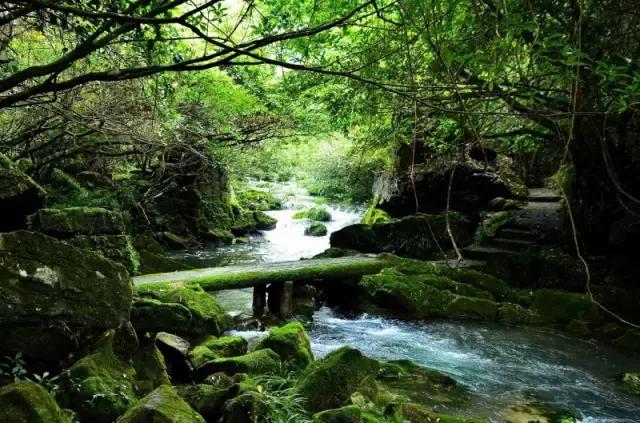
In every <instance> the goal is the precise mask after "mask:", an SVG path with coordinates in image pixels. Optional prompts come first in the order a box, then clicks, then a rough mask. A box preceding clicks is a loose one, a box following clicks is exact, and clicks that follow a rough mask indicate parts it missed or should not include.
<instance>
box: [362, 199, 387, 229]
mask: <svg viewBox="0 0 640 423" xmlns="http://www.w3.org/2000/svg"><path fill="white" fill-rule="evenodd" d="M376 203H377V202H374V204H372V205H371V206H369V208H368V209H367V210H366V211H365V212H364V215H363V216H362V220H360V223H362V224H363V225H375V224H376V223H387V222H389V221H390V220H391V216H389V214H388V213H387V212H385V211H384V210H381V209H379V208H377V207H376Z"/></svg>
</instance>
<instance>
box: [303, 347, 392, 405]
mask: <svg viewBox="0 0 640 423" xmlns="http://www.w3.org/2000/svg"><path fill="white" fill-rule="evenodd" d="M379 368H380V365H379V364H378V362H377V361H375V360H372V359H370V358H367V357H365V356H363V355H362V353H360V351H358V350H355V349H353V348H350V347H343V348H340V349H339V350H336V351H334V352H332V353H330V354H328V355H327V356H326V357H325V358H323V359H322V360H318V361H316V362H315V363H313V364H312V365H310V366H309V367H307V369H306V370H305V371H304V373H303V374H302V376H301V377H300V379H299V380H298V383H297V385H296V390H297V392H298V393H299V394H300V395H301V396H302V397H304V398H305V399H306V407H307V409H308V410H309V411H311V412H320V411H323V410H327V409H332V408H340V407H342V406H343V405H347V402H348V401H349V399H350V398H351V395H353V394H354V393H355V392H356V391H360V390H362V389H363V388H367V385H371V384H372V383H375V377H376V375H377V373H378V370H379Z"/></svg>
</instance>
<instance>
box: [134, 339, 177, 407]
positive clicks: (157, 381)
mask: <svg viewBox="0 0 640 423" xmlns="http://www.w3.org/2000/svg"><path fill="white" fill-rule="evenodd" d="M132 362H133V367H134V369H135V371H136V383H135V387H136V392H137V394H138V395H147V394H148V393H149V392H151V391H153V390H154V389H155V388H157V387H159V386H160V385H170V384H171V382H170V380H169V374H168V373H167V365H166V363H165V361H164V356H163V355H162V353H161V352H160V350H159V349H158V347H156V345H155V342H154V339H153V338H151V337H149V338H144V339H143V340H142V341H141V342H140V347H139V348H138V349H137V350H136V352H135V353H134V355H133V360H132Z"/></svg>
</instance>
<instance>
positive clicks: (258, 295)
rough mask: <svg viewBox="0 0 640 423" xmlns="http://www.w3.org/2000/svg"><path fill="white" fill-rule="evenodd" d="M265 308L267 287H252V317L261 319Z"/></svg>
mask: <svg viewBox="0 0 640 423" xmlns="http://www.w3.org/2000/svg"><path fill="white" fill-rule="evenodd" d="M266 306H267V286H266V285H256V286H254V287H253V304H252V307H253V317H262V316H263V315H264V312H265V308H266Z"/></svg>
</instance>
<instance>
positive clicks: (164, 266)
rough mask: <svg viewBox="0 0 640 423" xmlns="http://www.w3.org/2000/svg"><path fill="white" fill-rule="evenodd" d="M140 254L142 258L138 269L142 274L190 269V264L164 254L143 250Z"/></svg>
mask: <svg viewBox="0 0 640 423" xmlns="http://www.w3.org/2000/svg"><path fill="white" fill-rule="evenodd" d="M138 256H139V258H140V268H139V269H138V272H139V273H140V274H141V275H148V274H151V273H167V272H176V271H178V270H187V269H189V267H188V266H186V265H184V264H182V263H179V262H177V261H175V260H172V259H170V258H167V257H165V256H163V255H160V254H156V253H152V252H151V251H147V250H142V251H140V252H139V253H138Z"/></svg>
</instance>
